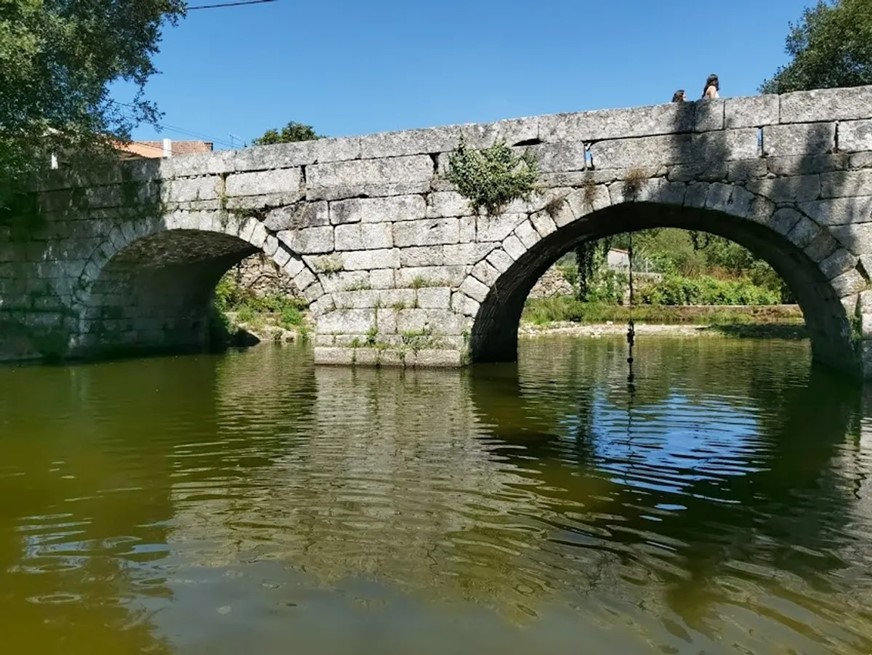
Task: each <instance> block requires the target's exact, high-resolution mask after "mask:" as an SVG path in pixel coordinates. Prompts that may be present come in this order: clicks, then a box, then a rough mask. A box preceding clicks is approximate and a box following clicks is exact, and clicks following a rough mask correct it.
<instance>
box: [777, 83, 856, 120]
mask: <svg viewBox="0 0 872 655" xmlns="http://www.w3.org/2000/svg"><path fill="white" fill-rule="evenodd" d="M870 107H872V86H860V87H854V88H849V89H817V90H815V91H797V92H796V93H788V94H786V95H783V96H781V116H780V120H781V122H782V123H813V122H815V121H850V120H855V119H858V118H870V114H872V111H870Z"/></svg>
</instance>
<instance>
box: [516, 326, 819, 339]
mask: <svg viewBox="0 0 872 655" xmlns="http://www.w3.org/2000/svg"><path fill="white" fill-rule="evenodd" d="M626 332H627V324H626V323H613V322H611V323H586V324H579V323H569V322H555V323H549V324H547V325H535V324H533V323H523V322H522V323H521V325H520V327H519V328H518V336H519V337H528V338H533V337H540V336H550V335H554V336H558V335H559V336H571V337H594V338H595V337H607V336H615V335H624V334H626ZM636 334H637V335H640V336H646V337H647V336H654V337H715V336H720V337H737V338H746V339H747V338H750V339H767V338H768V339H794V340H795V339H806V338H808V332H807V331H806V329H805V325H802V324H800V325H796V324H791V323H761V324H756V325H755V324H715V325H706V324H702V325H692V324H687V323H672V324H658V323H636Z"/></svg>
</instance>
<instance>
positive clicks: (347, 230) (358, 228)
mask: <svg viewBox="0 0 872 655" xmlns="http://www.w3.org/2000/svg"><path fill="white" fill-rule="evenodd" d="M333 238H334V242H335V248H336V250H370V249H373V248H391V247H393V245H394V242H393V232H392V231H391V225H390V223H351V224H346V225H337V226H336V228H335V230H334V237H333Z"/></svg>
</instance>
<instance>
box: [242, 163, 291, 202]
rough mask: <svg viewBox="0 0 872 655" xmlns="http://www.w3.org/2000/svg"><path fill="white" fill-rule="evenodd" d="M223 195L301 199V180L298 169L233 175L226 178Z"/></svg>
mask: <svg viewBox="0 0 872 655" xmlns="http://www.w3.org/2000/svg"><path fill="white" fill-rule="evenodd" d="M225 193H226V194H227V196H228V198H229V197H232V196H262V195H267V194H283V195H289V196H294V197H295V198H296V199H300V198H302V197H303V178H302V173H301V169H299V168H283V169H279V170H273V171H259V172H255V173H234V174H233V175H229V176H228V177H227V181H226V186H225Z"/></svg>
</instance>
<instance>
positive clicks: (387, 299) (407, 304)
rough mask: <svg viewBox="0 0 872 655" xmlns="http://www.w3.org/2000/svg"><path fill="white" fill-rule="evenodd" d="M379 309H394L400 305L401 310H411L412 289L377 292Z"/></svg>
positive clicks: (412, 303)
mask: <svg viewBox="0 0 872 655" xmlns="http://www.w3.org/2000/svg"><path fill="white" fill-rule="evenodd" d="M378 298H379V301H380V303H381V307H388V308H396V307H397V306H398V305H402V306H403V309H411V308H412V307H414V306H415V299H416V295H415V290H414V289H384V290H382V291H379V292H378Z"/></svg>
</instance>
